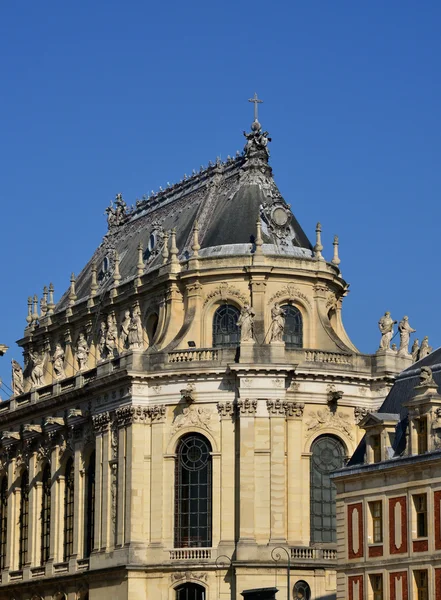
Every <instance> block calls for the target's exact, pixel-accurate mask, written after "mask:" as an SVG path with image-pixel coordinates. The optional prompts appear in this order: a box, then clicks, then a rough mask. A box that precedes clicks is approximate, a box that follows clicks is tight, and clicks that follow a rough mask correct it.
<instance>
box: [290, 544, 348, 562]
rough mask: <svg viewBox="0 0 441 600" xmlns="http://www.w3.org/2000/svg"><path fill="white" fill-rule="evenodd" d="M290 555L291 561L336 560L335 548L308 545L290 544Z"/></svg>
mask: <svg viewBox="0 0 441 600" xmlns="http://www.w3.org/2000/svg"><path fill="white" fill-rule="evenodd" d="M289 550H290V555H291V560H292V561H304V560H305V561H310V560H311V561H322V560H323V561H336V560H337V550H336V549H335V548H313V547H310V546H291V547H290V549H289Z"/></svg>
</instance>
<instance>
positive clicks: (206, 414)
mask: <svg viewBox="0 0 441 600" xmlns="http://www.w3.org/2000/svg"><path fill="white" fill-rule="evenodd" d="M211 416H212V413H211V411H210V410H209V409H208V408H205V407H202V406H186V407H185V408H184V409H183V411H182V413H181V414H179V415H176V417H175V418H174V421H173V423H172V427H171V431H170V435H171V436H172V435H174V434H175V433H176V432H177V431H179V429H181V428H182V427H187V426H192V425H193V426H197V427H202V428H203V429H208V430H211V426H210V421H211Z"/></svg>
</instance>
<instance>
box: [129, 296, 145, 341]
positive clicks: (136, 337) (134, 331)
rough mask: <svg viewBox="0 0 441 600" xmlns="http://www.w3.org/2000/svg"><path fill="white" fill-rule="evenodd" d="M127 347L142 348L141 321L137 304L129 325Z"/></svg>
mask: <svg viewBox="0 0 441 600" xmlns="http://www.w3.org/2000/svg"><path fill="white" fill-rule="evenodd" d="M129 348H131V349H136V348H142V321H141V311H140V309H139V307H138V306H136V307H135V308H134V309H133V317H132V320H131V322H130V326H129Z"/></svg>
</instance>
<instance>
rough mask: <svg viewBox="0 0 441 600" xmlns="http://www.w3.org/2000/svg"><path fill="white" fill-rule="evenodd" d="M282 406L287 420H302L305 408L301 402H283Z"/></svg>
mask: <svg viewBox="0 0 441 600" xmlns="http://www.w3.org/2000/svg"><path fill="white" fill-rule="evenodd" d="M283 405H284V407H285V414H286V416H287V418H294V419H301V418H303V410H304V408H305V405H304V403H303V402H284V403H283Z"/></svg>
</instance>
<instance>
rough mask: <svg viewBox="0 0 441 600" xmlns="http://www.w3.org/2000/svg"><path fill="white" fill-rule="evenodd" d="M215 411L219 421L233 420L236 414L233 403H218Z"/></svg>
mask: <svg viewBox="0 0 441 600" xmlns="http://www.w3.org/2000/svg"><path fill="white" fill-rule="evenodd" d="M217 411H218V413H219V416H220V418H221V419H234V415H235V413H236V410H235V406H234V404H233V402H230V401H227V402H218V403H217Z"/></svg>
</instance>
